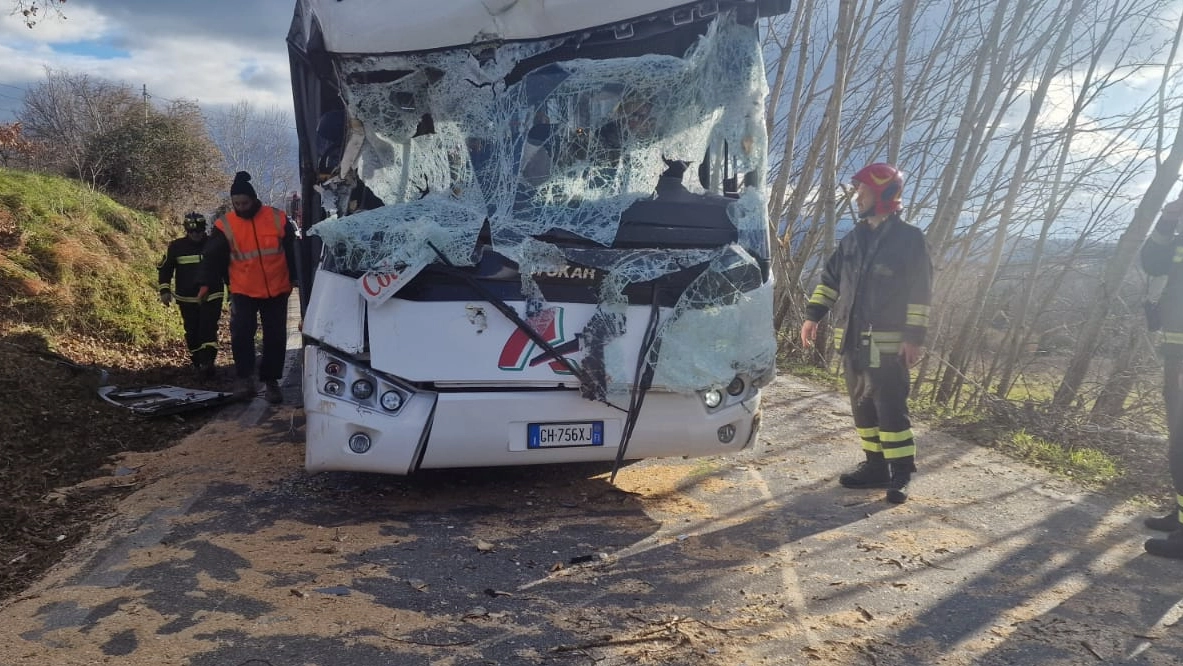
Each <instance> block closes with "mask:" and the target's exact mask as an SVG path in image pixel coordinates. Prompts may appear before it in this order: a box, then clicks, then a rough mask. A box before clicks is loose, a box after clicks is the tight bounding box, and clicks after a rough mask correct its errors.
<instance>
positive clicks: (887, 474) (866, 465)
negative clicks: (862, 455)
mask: <svg viewBox="0 0 1183 666" xmlns="http://www.w3.org/2000/svg"><path fill="white" fill-rule="evenodd" d="M866 453H867V459H866V460H864V461H863V462H861V463H859V464H858V466H857V467H855V468H854V469H853V470H851V471H849V472H846V473H845V474H841V475H839V476H838V483H840V484H841V485H842V487H843V488H886V487H888V484H890V483H891V470H889V469H888V468H887V461H886V460H885V459H884V458H883V454H882V453H880V452H875V451H867V452H866Z"/></svg>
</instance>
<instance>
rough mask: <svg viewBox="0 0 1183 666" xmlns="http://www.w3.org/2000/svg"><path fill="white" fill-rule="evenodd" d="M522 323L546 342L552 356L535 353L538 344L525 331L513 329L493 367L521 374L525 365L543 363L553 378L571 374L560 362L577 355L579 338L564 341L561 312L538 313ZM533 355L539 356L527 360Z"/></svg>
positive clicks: (560, 309) (548, 310) (561, 310)
mask: <svg viewBox="0 0 1183 666" xmlns="http://www.w3.org/2000/svg"><path fill="white" fill-rule="evenodd" d="M526 323H527V324H528V325H529V326H530V328H531V329H533V330H534V332H535V333H537V334H538V335H539V336H540V337H541V338H542V339H543V340H546V342H547V343H548V344H549V345H550V346H551V347H552V348H553V349H554V351H555V352H556V354H551V353H549V352H547V351H546V350H541V349H539V348H538V344H537V343H536V342H534V341H533V340H531V339H530V336H529V335H527V334H526V332H525V331H523V330H522V329H520V328H516V329H514V332H513V333H511V334H510V336H509V339H508V340H506V341H505V346H503V347H502V348H501V356H500V357H499V358H498V359H497V367H498V368H500V369H502V370H513V371H520V370H525V369H526V366H527V365H529V366H531V367H533V366H537V365H542V364H543V363H546V364H547V365H549V366H550V369H551V370H553V371H554V372H555V373H557V374H560V375H569V374H571V371H570V370H569V369H568V368H567V364H566V363H564V362H563V360H562V357H564V356H566V355H567V354H570V353H572V352H576V351H579V336H578V335H576V336H575V338H574V339H573V340H570V341H566V340H565V339H564V335H563V308H560V307H554V308H547V309H545V310H542V311H540V312H539V313H537V314H535V315H534V316H533V317H530V318H529V319H527V320H526ZM535 351H540V352H542V353H541V354H539V355H538V356H535V357H534V358H532V359H531V358H530V356H531V355H532V354H534V352H535Z"/></svg>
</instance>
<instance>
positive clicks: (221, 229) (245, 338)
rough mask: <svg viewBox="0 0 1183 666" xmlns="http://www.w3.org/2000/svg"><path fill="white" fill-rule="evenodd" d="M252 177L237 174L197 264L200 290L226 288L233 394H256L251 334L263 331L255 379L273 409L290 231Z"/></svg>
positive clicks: (283, 338) (289, 283) (291, 263)
mask: <svg viewBox="0 0 1183 666" xmlns="http://www.w3.org/2000/svg"><path fill="white" fill-rule="evenodd" d="M250 180H251V175H250V174H249V173H247V172H245V171H239V172H238V173H237V174H235V176H234V183H233V184H232V185H231V186H230V204H231V206H232V210H230V211H229V212H227V213H226V215H224V216H222V217H220V218H218V220H217V221H216V222H214V229H213V231H212V233H211V234H210V239H209V242H208V243H207V244H206V251H205V261H204V262H203V264H202V268H203V273H202V278H201V284H202V289H203V290H207V289H208V288H209V287H210V286H211V285H216V284H219V279H220V278H221V277H228V278H229V285H230V351H231V353H232V354H233V356H234V370H235V373H236V374H237V376H238V382H237V384H236V385H235V388H234V394H235V396H237V397H238V398H240V399H244V400H245V399H248V398H251V397H252V396H254V395H255V394H256V392H257V387H258V384H257V383H256V382H255V370H256V368H255V359H256V355H255V332H256V331H258V328H259V325H260V323H261V324H262V327H263V354H262V358H261V359H260V361H259V364H258V377H259V379H260V380H262V381H263V384H264V385H265V387H266V388H265V396H266V398H267V401H268V402H270V403H272V404H277V403H280V402H283V393H282V392H281V391H280V388H279V382H280V380H281V379H283V363H284V356H285V354H286V351H287V315H288V296H289V295H290V294H291V292H292V287H293V285H295V284H296V272H295V271H296V260H295V231H294V230H293V229H292V225H291V223H290V222H288V219H287V216H286V215H284V213H283V211H281V210H279V209H278V208H272V207H271V206H265V205H263V203H262V202H261V201H259V197H258V196H257V195H256V194H255V188H254V187H253V186H252V185H251V183H250Z"/></svg>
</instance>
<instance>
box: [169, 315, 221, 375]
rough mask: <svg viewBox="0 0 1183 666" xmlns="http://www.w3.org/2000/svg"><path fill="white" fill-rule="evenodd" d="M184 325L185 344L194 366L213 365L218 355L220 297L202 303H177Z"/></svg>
mask: <svg viewBox="0 0 1183 666" xmlns="http://www.w3.org/2000/svg"><path fill="white" fill-rule="evenodd" d="M177 307H179V308H180V309H181V322H182V323H183V324H184V325H185V345H186V346H187V347H188V348H189V359H190V360H191V361H192V362H193V367H195V368H205V367H213V365H214V361H215V360H216V359H217V356H218V320H220V319H221V318H222V299H220V298H216V299H210V300H207V301H206V302H204V303H180V302H178V303H177Z"/></svg>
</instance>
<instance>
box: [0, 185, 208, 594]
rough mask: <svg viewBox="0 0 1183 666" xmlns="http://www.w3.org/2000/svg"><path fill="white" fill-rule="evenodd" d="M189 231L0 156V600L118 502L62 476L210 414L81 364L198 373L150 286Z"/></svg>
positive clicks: (148, 445) (116, 373) (165, 380)
mask: <svg viewBox="0 0 1183 666" xmlns="http://www.w3.org/2000/svg"><path fill="white" fill-rule="evenodd" d="M181 233H182V232H181V230H180V226H179V225H176V226H172V225H167V224H165V223H163V222H161V221H160V220H159V219H157V218H155V217H153V216H150V215H146V214H143V213H139V212H136V211H133V210H130V209H128V208H124V207H123V206H120V205H119V204H117V203H115V202H113V201H112V200H111V199H109V198H107V197H105V196H103V195H101V194H98V193H96V192H94V191H92V190H90V189H88V188H86V187H85V186H83V185H81V184H79V183H76V182H73V181H69V180H66V179H62V178H55V177H50V176H44V175H39V174H30V173H25V172H20V171H13V170H8V169H0V404H3V405H4V408H3V409H0V563H2V564H4V565H5V566H0V599H2V598H4V597H5V596H6V595H8V594H11V593H14V592H18V591H19V590H21V589H23V588H24V586H25V585H27V584H28V583H29V582H30V581H32V580H34V579H35V578H36V577H37V576H39V575H40V573H41V572H42V571H44V570H45V569H46V568H47V567H49V566H52V565H53V563H54V562H56V561H57V559H58V558H59V557H60V556H61V555H62V554H63V553H64V552H66V550H67V549H69V548H70V547H72V546H73V545H74V544H76V543H78V542H79V541H80V540H81V539H82V538H83V536H85V534H86V533H87V531H88V530H89V529H90V527H91V526H92V525H94V524H95V523H96V521H97V518H98V517H99V516H101V515H103V514H105V513H106V512H107V511H109V510H110V506H111V504H110V502H111V500H112V497H111V496H110V495H109V494H107V493H110V492H112V491H101V490H98V489H91V490H88V489H87V487H85V486H83V487H80V488H78V489H76V490H70V491H66V492H64V493H55V492H54V490H55V489H58V488H67V487H72V486H74V484H77V483H79V482H81V481H84V480H87V479H90V478H93V477H97V476H109V475H110V474H111V471H110V470H109V469H106V468H105V465H107V464H108V462H109V460H110V456H111V455H113V454H117V453H120V452H122V451H145V450H155V449H159V448H162V447H166V446H168V445H169V444H171V443H172V442H174V441H177V440H178V439H180V438H181V437H183V436H184V435H185V434H186V433H188V432H191V431H192V430H194V429H195V428H196V427H198V426H199V425H200V423H201V422H202V421H201V420H200V419H202V418H208V417H207V416H205V415H204V414H196V415H194V416H192V417H188V416H187V417H186V418H184V419H182V418H174V419H157V420H151V421H149V420H144V419H140V418H137V417H135V416H134V415H133V414H132V413H131V412H130V411H129V410H126V409H122V408H120V407H115V406H112V405H108V404H107V403H105V402H103V401H102V400H101V399H100V398H99V396H98V395H97V394H96V391H95V389H96V388H97V385H98V379H99V375H98V373H97V372H91V371H89V370H80V369H79V368H78V367H77V366H78V365H79V364H80V365H83V366H98V367H102V368H104V369H105V370H108V371H109V372H110V380H111V382H112V383H114V384H116V385H118V386H144V385H152V384H176V383H179V381H178V380H182V381H183V380H185V379H191V377H190V376H189V375H188V374H187V372H186V370H187V368H186V366H187V363H188V359H187V354H186V351H185V345H184V340H183V339H182V334H181V326H180V316H179V314H178V312H177V309H176V308H175V307H173V308H165V307H162V306H161V305H160V301H159V300H158V297H157V295H156V294H157V289H156V283H157V280H156V270H155V264H156V262H157V261H158V260H159V258H160V256H161V254H162V253H163V252H164V250H165V248H166V246H167V242H168V240H169V239H170V238H172V237H175V236H179V235H180V234H181ZM63 356H64V357H66V358H65V359H64V358H62V357H63ZM67 359H68V361H67ZM123 485H129V484H123ZM118 492H126V491H118Z"/></svg>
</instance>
